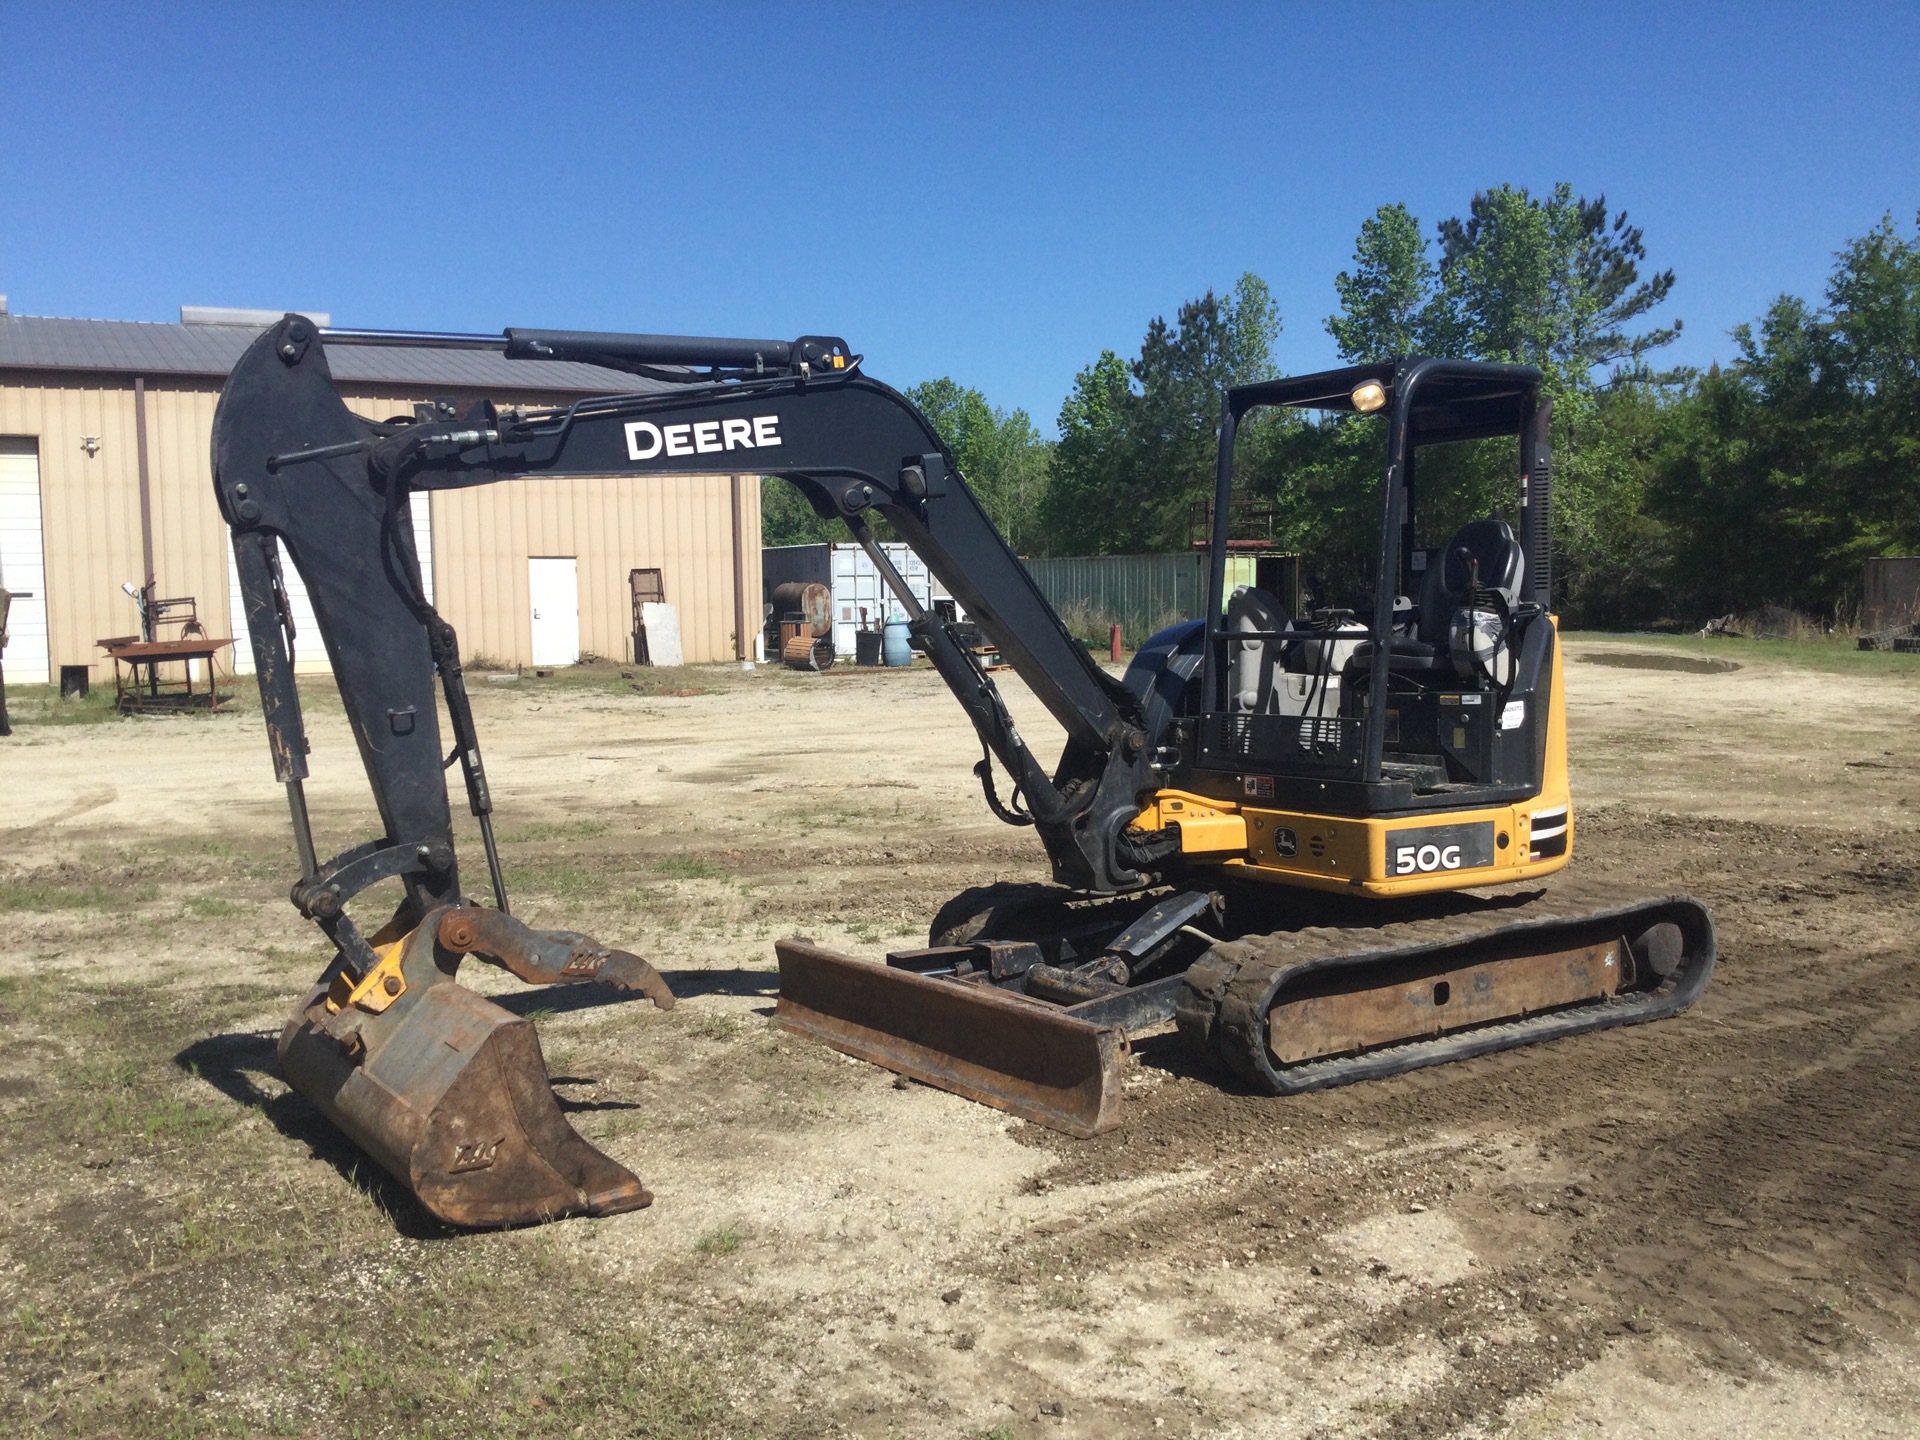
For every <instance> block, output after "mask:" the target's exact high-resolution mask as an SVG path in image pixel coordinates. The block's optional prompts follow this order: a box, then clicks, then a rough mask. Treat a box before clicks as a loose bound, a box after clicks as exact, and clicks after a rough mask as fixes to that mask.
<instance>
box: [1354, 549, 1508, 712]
mask: <svg viewBox="0 0 1920 1440" xmlns="http://www.w3.org/2000/svg"><path fill="white" fill-rule="evenodd" d="M1463 552H1464V553H1463ZM1469 560H1475V561H1478V562H1479V567H1480V585H1481V587H1482V588H1483V589H1486V590H1492V591H1494V592H1495V593H1496V594H1498V595H1499V596H1500V597H1501V598H1502V599H1503V600H1505V601H1506V604H1507V609H1508V610H1509V611H1511V610H1512V609H1513V607H1514V606H1515V605H1517V604H1519V601H1520V586H1521V582H1522V581H1523V580H1524V579H1525V576H1526V552H1525V551H1523V550H1522V549H1521V548H1520V542H1519V541H1517V540H1515V539H1514V538H1513V530H1512V528H1511V527H1510V526H1508V524H1507V523H1506V521H1504V520H1497V519H1492V518H1489V519H1486V520H1474V521H1470V522H1469V523H1467V524H1465V525H1462V526H1461V527H1460V528H1459V529H1458V530H1456V531H1454V532H1453V535H1452V537H1451V538H1450V539H1449V540H1448V541H1447V543H1446V545H1445V547H1444V548H1442V549H1441V551H1440V553H1439V554H1438V555H1436V556H1434V558H1433V560H1432V561H1431V562H1430V563H1429V564H1428V565H1427V568H1426V571H1425V573H1424V574H1423V575H1422V577H1421V580H1420V599H1419V602H1418V604H1417V605H1416V606H1415V607H1414V626H1413V634H1412V635H1411V636H1400V635H1396V636H1394V637H1393V639H1392V640H1391V641H1390V642H1389V643H1388V645H1387V668H1388V669H1389V670H1393V671H1398V672H1401V673H1415V674H1418V673H1422V672H1426V671H1435V670H1446V671H1451V670H1452V669H1453V656H1452V650H1453V617H1454V612H1455V611H1457V610H1459V609H1460V608H1461V607H1462V606H1463V605H1465V604H1466V603H1467V598H1468V596H1467V591H1468V587H1469V584H1470V582H1471V581H1472V578H1473V575H1472V568H1471V567H1470V566H1469V564H1468V561H1469ZM1372 660H1373V646H1372V645H1371V644H1366V645H1362V646H1360V647H1359V649H1358V650H1357V651H1355V652H1354V655H1353V658H1352V659H1351V660H1350V661H1349V662H1348V670H1349V672H1352V671H1354V670H1356V669H1360V668H1364V667H1365V666H1366V665H1368V664H1371V663H1372Z"/></svg>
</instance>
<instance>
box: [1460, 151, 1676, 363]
mask: <svg viewBox="0 0 1920 1440" xmlns="http://www.w3.org/2000/svg"><path fill="white" fill-rule="evenodd" d="M1439 239H1440V267H1439V270H1440V280H1439V288H1438V291H1437V293H1436V295H1435V303H1434V305H1433V307H1432V308H1431V310H1430V312H1429V314H1428V315H1427V317H1426V327H1425V328H1426V334H1425V335H1424V336H1423V339H1425V340H1426V341H1427V343H1428V344H1429V346H1430V347H1431V348H1433V349H1435V351H1436V353H1464V354H1470V355H1472V356H1474V357H1475V358H1478V359H1482V360H1505V361H1513V362H1518V363H1520V364H1526V365H1536V366H1538V367H1539V368H1540V369H1542V370H1544V371H1547V372H1548V374H1549V375H1550V376H1552V377H1553V380H1554V381H1555V382H1556V384H1557V385H1558V386H1560V387H1566V388H1585V387H1590V386H1592V385H1595V384H1598V383H1600V381H1601V380H1603V379H1604V378H1606V377H1605V376H1604V375H1603V374H1600V373H1598V372H1602V371H1608V370H1611V369H1612V368H1613V367H1615V366H1620V365H1635V364H1638V363H1640V362H1641V361H1643V359H1644V358H1645V357H1646V356H1647V355H1648V354H1650V353H1651V352H1652V351H1654V350H1657V349H1659V348H1660V347H1661V346H1663V345H1668V344H1671V343H1672V342H1673V340H1674V338H1675V337H1676V336H1678V335H1679V333H1680V328H1681V327H1680V322H1678V321H1676V322H1675V323H1674V324H1673V325H1671V326H1667V327H1662V328H1656V329H1652V330H1646V331H1642V332H1639V333H1632V332H1631V331H1630V329H1629V327H1630V326H1632V325H1633V324H1634V323H1635V322H1637V321H1639V320H1642V319H1643V318H1645V317H1646V316H1647V315H1648V314H1649V313H1650V312H1651V311H1652V310H1653V309H1654V308H1655V307H1657V306H1659V305H1660V304H1662V303H1663V302H1664V301H1665V300H1666V299H1667V297H1668V295H1669V294H1670V293H1671V292H1672V290H1673V284H1674V277H1673V272H1672V271H1671V270H1664V271H1661V272H1659V273H1657V274H1654V275H1651V276H1649V277H1648V278H1646V279H1645V280H1642V279H1641V278H1640V265H1641V263H1642V262H1643V261H1644V260H1645V259H1646V258H1647V248H1646V239H1645V235H1644V234H1643V232H1642V231H1641V229H1640V228H1639V227H1638V226H1635V225H1629V224H1628V223H1627V212H1626V211H1624V210H1622V211H1620V212H1619V213H1617V214H1616V215H1615V216H1614V217H1613V220H1612V222H1611V223H1609V222H1608V219H1607V199H1606V196H1604V195H1602V196H1599V197H1597V198H1596V199H1593V200H1588V199H1586V198H1585V197H1584V196H1582V197H1580V198H1578V199H1576V198H1575V196H1574V193H1573V187H1572V186H1570V185H1567V184H1564V183H1562V184H1559V185H1556V186H1554V188H1553V190H1552V192H1551V193H1550V194H1549V195H1548V196H1547V197H1546V198H1545V199H1538V198H1536V197H1535V196H1533V195H1532V194H1531V193H1530V192H1529V191H1528V190H1527V188H1526V187H1525V186H1513V185H1501V186H1498V187H1496V188H1495V189H1492V190H1485V191H1481V192H1479V193H1478V194H1476V195H1475V196H1474V197H1473V201H1472V203H1471V205H1470V206H1469V207H1468V212H1467V217H1466V219H1464V220H1462V219H1459V218H1457V217H1456V218H1453V219H1448V220H1443V221H1441V222H1440V227H1439Z"/></svg>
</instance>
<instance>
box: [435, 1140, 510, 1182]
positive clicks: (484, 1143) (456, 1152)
mask: <svg viewBox="0 0 1920 1440" xmlns="http://www.w3.org/2000/svg"><path fill="white" fill-rule="evenodd" d="M506 1139H507V1137H506V1136H504V1135H501V1136H498V1137H496V1138H495V1139H492V1140H462V1141H459V1142H458V1143H457V1144H455V1145H454V1147H453V1163H452V1164H451V1165H449V1166H447V1173H448V1174H449V1175H459V1174H462V1173H464V1172H465V1171H468V1170H485V1169H486V1168H487V1167H488V1166H490V1165H492V1164H493V1162H494V1160H495V1159H496V1158H498V1156H499V1154H500V1147H501V1146H502V1145H504V1144H505V1143H506Z"/></svg>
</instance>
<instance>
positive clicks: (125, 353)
mask: <svg viewBox="0 0 1920 1440" xmlns="http://www.w3.org/2000/svg"><path fill="white" fill-rule="evenodd" d="M259 334H260V332H259V331H258V330H256V329H254V328H252V327H251V326H240V325H166V324H157V323H153V322H149V321H144V320H67V319H61V318H57V317H53V316H45V315H8V314H4V313H0V370H5V369H11V370H91V371H96V372H98V371H109V372H122V373H126V374H139V375H167V374H172V375H207V376H217V377H224V376H226V374H227V373H228V372H229V371H231V370H232V369H233V365H234V362H235V361H237V360H238V359H239V358H240V355H241V352H242V351H244V350H245V349H246V348H247V346H249V345H251V344H252V343H253V342H254V340H255V338H257V337H258V335H259ZM327 363H328V365H330V366H331V367H332V368H333V374H334V378H335V379H337V380H342V381H362V382H372V383H380V384H393V385H446V386H451V387H455V388H462V389H480V390H513V391H527V390H565V391H577V392H585V393H589V394H604V393H608V392H623V393H628V394H631V393H633V392H635V391H646V390H659V389H663V388H665V386H664V382H662V381H658V380H648V379H643V378H642V377H640V376H638V375H628V374H626V373H625V372H623V371H619V370H603V369H601V368H600V367H599V366H598V365H582V364H579V363H577V362H575V361H571V360H557V361H551V362H549V361H542V360H509V359H507V358H506V357H505V356H504V355H495V354H494V353H492V352H491V351H488V350H455V349H445V350H442V349H436V348H433V347H419V346H386V345H335V346H333V347H331V348H330V349H329V350H328V351H327Z"/></svg>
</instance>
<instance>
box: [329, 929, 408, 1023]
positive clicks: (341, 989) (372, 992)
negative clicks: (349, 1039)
mask: <svg viewBox="0 0 1920 1440" xmlns="http://www.w3.org/2000/svg"><path fill="white" fill-rule="evenodd" d="M412 938H413V934H412V932H411V931H409V932H408V933H407V934H406V935H403V936H401V937H400V938H399V939H398V940H394V941H392V942H390V943H388V944H386V945H375V946H374V947H373V954H374V959H375V961H376V963H375V965H374V967H373V968H372V969H371V970H369V971H367V973H366V974H365V975H364V976H362V977H361V978H360V980H359V981H358V982H357V983H356V982H355V981H354V980H353V978H352V977H351V976H349V975H347V974H346V973H345V972H344V971H343V972H342V973H340V974H338V975H336V976H334V977H333V984H332V985H331V986H330V987H329V988H328V990H327V1009H329V1010H331V1011H333V1012H335V1013H336V1014H337V1013H339V1012H340V1011H342V1010H344V1009H346V1008H347V1006H349V1005H358V1006H359V1007H360V1008H361V1009H362V1010H364V1011H366V1012H367V1013H368V1014H369V1015H378V1014H379V1013H380V1012H381V1011H383V1010H385V1009H386V1008H387V1007H388V1006H389V1005H391V1004H393V1002H394V1001H396V1000H398V999H399V998H400V997H401V996H402V995H404V994H406V993H407V977H406V976H405V975H404V974H402V973H401V970H400V958H401V956H402V955H404V954H405V953H406V949H407V941H409V940H411V939H412ZM388 976H392V977H393V978H394V979H396V980H398V981H399V982H400V985H399V988H398V989H396V990H394V991H393V992H392V993H388V990H387V977H388Z"/></svg>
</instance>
